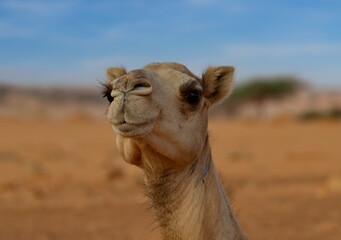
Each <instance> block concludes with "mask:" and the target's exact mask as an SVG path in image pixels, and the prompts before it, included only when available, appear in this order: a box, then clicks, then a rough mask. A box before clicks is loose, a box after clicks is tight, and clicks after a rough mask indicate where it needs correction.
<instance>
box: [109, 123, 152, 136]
mask: <svg viewBox="0 0 341 240" xmlns="http://www.w3.org/2000/svg"><path fill="white" fill-rule="evenodd" d="M154 122H155V121H152V122H145V123H138V124H136V123H128V122H126V121H124V122H122V123H120V124H112V128H113V129H114V131H115V132H116V133H117V134H119V135H121V136H123V137H126V138H141V137H144V136H146V135H148V134H149V133H150V132H151V131H152V130H153V128H154Z"/></svg>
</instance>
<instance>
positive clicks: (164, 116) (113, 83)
mask: <svg viewBox="0 0 341 240" xmlns="http://www.w3.org/2000/svg"><path fill="white" fill-rule="evenodd" d="M233 72H234V68H233V67H231V66H220V67H209V68H207V70H206V71H205V72H204V73H203V75H202V78H199V77H197V76H196V75H194V74H193V73H192V72H191V71H189V70H188V69H187V68H186V67H185V66H184V65H182V64H179V63H172V62H166V63H151V64H148V65H146V66H144V67H143V68H142V69H137V70H132V71H129V72H127V71H126V70H125V69H124V68H123V67H117V68H108V69H107V82H106V84H104V85H105V86H104V87H105V89H104V97H106V98H107V99H108V101H109V103H110V105H109V108H108V112H107V118H108V120H109V121H110V123H111V125H112V128H113V130H114V131H115V133H116V144H117V147H118V149H119V151H120V154H121V155H122V157H123V159H124V160H125V161H126V162H128V163H130V164H133V165H136V166H138V167H139V168H141V169H142V170H143V172H144V175H145V192H146V195H147V196H148V198H149V199H150V202H151V206H152V209H153V211H154V213H155V216H156V218H157V222H158V223H159V226H160V230H161V234H162V236H163V238H164V239H166V240H180V239H182V240H208V239H214V240H223V239H229V240H232V239H233V240H237V239H238V240H245V239H247V237H246V235H245V234H244V233H243V231H242V229H241V227H240V224H239V223H238V220H237V218H236V216H235V214H234V212H233V210H232V208H231V205H230V203H229V200H228V198H227V197H226V194H225V191H224V188H223V185H222V183H221V180H220V178H219V175H218V173H217V170H216V168H215V166H214V163H213V161H212V155H211V149H210V145H209V138H208V132H207V124H208V109H209V107H210V106H211V105H213V104H216V103H218V102H220V101H222V100H223V99H224V98H225V97H227V96H228V95H229V93H230V92H231V86H232V80H233Z"/></svg>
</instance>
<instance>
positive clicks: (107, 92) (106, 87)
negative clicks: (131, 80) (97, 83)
mask: <svg viewBox="0 0 341 240" xmlns="http://www.w3.org/2000/svg"><path fill="white" fill-rule="evenodd" d="M101 86H102V97H103V98H107V100H108V101H109V103H111V102H112V101H114V98H113V97H112V96H111V92H112V86H111V84H109V83H101Z"/></svg>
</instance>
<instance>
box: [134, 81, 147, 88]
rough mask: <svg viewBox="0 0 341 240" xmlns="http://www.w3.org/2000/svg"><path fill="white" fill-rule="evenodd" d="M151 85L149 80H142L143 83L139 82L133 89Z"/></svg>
mask: <svg viewBox="0 0 341 240" xmlns="http://www.w3.org/2000/svg"><path fill="white" fill-rule="evenodd" d="M148 87H150V84H149V83H148V82H142V83H137V84H135V86H134V87H133V90H135V89H138V88H148Z"/></svg>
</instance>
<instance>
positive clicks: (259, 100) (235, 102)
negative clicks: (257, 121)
mask: <svg viewBox="0 0 341 240" xmlns="http://www.w3.org/2000/svg"><path fill="white" fill-rule="evenodd" d="M302 86H303V83H302V82H301V81H300V80H298V79H297V78H295V77H290V76H273V77H256V78H252V79H250V80H248V81H247V82H245V83H243V84H240V85H237V86H236V88H235V89H234V91H233V93H232V94H231V96H230V97H229V99H228V100H227V106H226V107H227V109H228V110H227V111H228V113H230V114H234V113H236V112H237V110H238V108H239V107H240V106H241V105H243V104H245V103H250V102H254V103H256V105H257V107H258V115H261V111H262V107H263V104H264V103H265V102H266V101H268V100H278V99H282V98H284V97H287V96H289V95H292V94H293V93H295V92H296V91H297V90H299V89H300V88H301V87H302Z"/></svg>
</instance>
